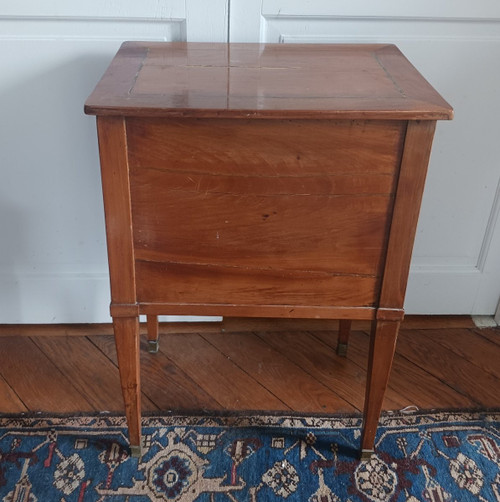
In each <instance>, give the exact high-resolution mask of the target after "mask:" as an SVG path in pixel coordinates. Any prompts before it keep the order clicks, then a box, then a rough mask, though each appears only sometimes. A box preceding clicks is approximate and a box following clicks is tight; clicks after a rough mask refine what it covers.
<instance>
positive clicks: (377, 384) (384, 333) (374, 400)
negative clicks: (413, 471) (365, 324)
mask: <svg viewBox="0 0 500 502" xmlns="http://www.w3.org/2000/svg"><path fill="white" fill-rule="evenodd" d="M398 331H399V321H373V324H372V330H371V334H370V353H369V356H368V374H367V381H366V394H365V406H364V412H363V435H362V439H361V458H363V459H366V458H370V456H371V454H372V453H373V450H374V443H375V434H376V432H377V426H378V422H379V419H380V412H381V410H382V403H383V400H384V394H385V389H386V388H387V383H388V381H389V375H390V373H391V366H392V360H393V358H394V351H395V348H396V339H397V336H398Z"/></svg>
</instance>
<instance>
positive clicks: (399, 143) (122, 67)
mask: <svg viewBox="0 0 500 502" xmlns="http://www.w3.org/2000/svg"><path fill="white" fill-rule="evenodd" d="M85 111H86V113H88V114H93V115H96V116H97V128H98V136H99V148H100V156H101V171H102V184H103V192H104V205H105V213H106V231H107V243H108V257H109V269H110V277H111V298H112V303H111V315H112V317H113V325H114V331H115V339H116V347H117V352H118V361H119V367H120V378H121V384H122V389H123V396H124V400H125V408H126V415H127V420H128V427H129V438H130V444H131V446H132V451H133V453H134V454H140V443H141V441H140V433H141V430H140V413H141V411H140V379H139V314H146V315H147V316H148V329H149V334H148V338H149V340H150V342H151V345H152V346H153V347H154V345H155V341H156V340H157V336H158V322H157V319H158V318H157V316H158V315H160V314H180V315H182V314H190V315H222V316H239V317H246V316H248V317H294V318H328V319H340V344H339V352H340V353H343V352H345V348H346V343H347V338H348V333H349V324H350V320H352V319H370V320H372V321H373V328H372V332H371V343H370V355H369V361H368V379H367V387H366V399H365V407H364V427H363V435H362V440H361V448H362V451H364V452H365V455H368V454H369V453H370V452H371V451H372V450H373V445H374V440H375V433H376V429H377V424H378V419H379V415H380V410H381V407H382V400H383V397H384V392H385V388H386V386H387V381H388V377H389V373H390V368H391V363H392V359H393V354H394V347H395V342H396V338H397V333H398V329H399V324H400V321H401V320H402V318H403V313H404V312H403V301H404V295H405V289H406V282H407V277H408V269H409V263H410V257H411V251H412V246H413V240H414V236H415V228H416V224H417V218H418V212H419V206H420V201H421V196H422V191H423V187H424V180H425V175H426V170H427V163H428V159H429V154H430V150H431V143H432V138H433V134H434V129H435V125H436V120H438V119H450V118H451V117H452V110H451V107H450V106H449V105H448V104H447V103H446V102H445V101H444V100H443V99H442V98H441V97H440V96H439V94H437V92H436V91H435V90H434V89H433V88H432V87H431V86H430V85H429V84H428V83H427V82H426V81H425V80H424V79H423V77H422V76H421V75H420V74H419V73H418V72H417V71H416V70H415V68H414V67H413V66H412V65H411V64H410V63H409V62H408V61H407V60H406V59H405V57H404V56H403V55H402V54H401V53H400V52H399V50H398V49H397V48H396V47H395V46H393V45H284V44H276V45H274V44H271V45H258V44H198V43H161V42H160V43H150V42H147V43H146V42H126V43H125V44H123V46H122V47H121V49H120V51H119V52H118V54H117V55H116V57H115V58H114V59H113V61H112V63H111V65H110V67H109V68H108V70H107V71H106V73H105V75H104V76H103V78H102V80H101V81H100V82H99V84H98V85H97V87H96V89H95V91H94V92H93V94H92V95H91V96H90V97H89V99H88V100H87V102H86V105H85Z"/></svg>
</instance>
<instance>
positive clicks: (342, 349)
mask: <svg viewBox="0 0 500 502" xmlns="http://www.w3.org/2000/svg"><path fill="white" fill-rule="evenodd" d="M351 324H352V321H350V320H349V319H341V320H340V321H339V335H338V339H337V355H339V356H341V357H345V356H346V355H347V344H348V343H349V335H350V334H351Z"/></svg>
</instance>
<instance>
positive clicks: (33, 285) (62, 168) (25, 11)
mask: <svg viewBox="0 0 500 502" xmlns="http://www.w3.org/2000/svg"><path fill="white" fill-rule="evenodd" d="M7 3H8V2H4V4H7ZM8 4H9V5H2V6H1V7H0V44H1V48H2V59H1V60H2V78H1V79H0V109H1V117H0V142H1V145H0V165H1V175H2V181H1V183H0V232H1V239H0V323H61V322H105V321H109V319H110V318H109V282H108V274H107V259H106V246H105V233H104V218H103V207H102V196H101V188H100V177H99V176H100V174H99V162H98V151H97V138H96V131H95V119H94V117H88V116H85V115H84V114H83V104H84V101H85V99H86V98H87V96H88V95H89V94H90V92H91V91H92V89H93V88H94V86H95V84H96V83H97V81H98V79H99V78H100V76H101V75H102V73H103V71H104V70H105V68H106V67H107V65H108V63H109V61H110V60H111V58H112V57H113V55H114V53H115V52H116V51H117V49H118V47H119V46H120V44H121V42H122V41H123V40H188V39H189V40H193V41H197V40H206V41H223V42H224V41H226V40H227V8H226V2H225V1H220V0H216V1H213V2H210V6H211V8H210V12H207V11H206V8H205V7H206V4H205V2H203V1H201V0H199V1H194V0H187V1H184V0H174V1H168V2H164V1H153V0H143V1H141V2H133V1H131V0H130V1H120V2H116V1H109V0H107V1H102V0H87V1H85V2H76V3H75V2H66V1H63V0H59V1H47V2H35V1H34V0H33V1H26V0H20V1H18V2H10V3H8Z"/></svg>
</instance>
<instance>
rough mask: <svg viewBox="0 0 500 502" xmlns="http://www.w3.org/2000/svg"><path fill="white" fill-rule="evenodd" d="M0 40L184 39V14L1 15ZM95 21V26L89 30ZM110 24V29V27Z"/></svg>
mask: <svg viewBox="0 0 500 502" xmlns="http://www.w3.org/2000/svg"><path fill="white" fill-rule="evenodd" d="M0 25H2V26H3V28H2V30H1V31H0V33H1V34H0V40H13V41H19V40H28V41H29V40H55V39H57V40H58V39H64V40H69V41H70V40H78V41H81V40H88V41H95V40H103V41H109V40H119V41H123V40H124V39H127V40H131V39H141V40H171V39H175V40H181V39H185V38H186V36H185V34H186V19H185V18H161V17H150V16H144V17H140V16H130V17H123V16H122V17H112V16H79V15H77V16H57V15H56V16H28V15H19V16H17V15H16V16H14V15H3V16H2V15H0ZM89 25H92V30H89V29H88V27H89ZM110 27H111V29H110ZM146 34H147V35H146Z"/></svg>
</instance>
